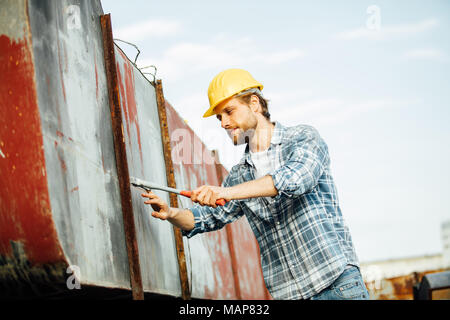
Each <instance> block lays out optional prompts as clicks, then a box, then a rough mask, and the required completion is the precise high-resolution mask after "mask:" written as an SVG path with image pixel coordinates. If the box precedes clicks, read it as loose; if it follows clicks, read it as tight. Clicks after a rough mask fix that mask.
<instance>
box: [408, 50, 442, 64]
mask: <svg viewBox="0 0 450 320" xmlns="http://www.w3.org/2000/svg"><path fill="white" fill-rule="evenodd" d="M404 57H405V58H408V59H423V60H438V61H442V60H444V59H445V58H446V55H445V54H444V53H443V52H442V51H440V50H437V49H432V48H429V49H415V50H410V51H407V52H405V54H404Z"/></svg>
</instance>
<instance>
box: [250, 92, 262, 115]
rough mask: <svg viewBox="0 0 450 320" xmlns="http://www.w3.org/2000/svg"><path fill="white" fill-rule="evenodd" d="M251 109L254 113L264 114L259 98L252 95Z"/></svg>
mask: <svg viewBox="0 0 450 320" xmlns="http://www.w3.org/2000/svg"><path fill="white" fill-rule="evenodd" d="M249 105H250V109H252V111H253V112H262V108H261V104H260V103H259V98H258V96H256V95H252V96H251V97H250V103H249Z"/></svg>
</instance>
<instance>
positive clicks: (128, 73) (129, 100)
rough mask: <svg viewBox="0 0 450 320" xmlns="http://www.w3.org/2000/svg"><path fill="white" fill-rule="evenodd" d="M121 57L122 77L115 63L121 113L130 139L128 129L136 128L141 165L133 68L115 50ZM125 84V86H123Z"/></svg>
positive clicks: (126, 59) (128, 61)
mask: <svg viewBox="0 0 450 320" xmlns="http://www.w3.org/2000/svg"><path fill="white" fill-rule="evenodd" d="M117 51H118V52H119V53H120V54H121V55H122V57H123V60H124V61H125V62H124V63H123V69H124V70H125V74H124V75H122V73H121V72H120V67H119V64H118V63H117V76H118V77H119V88H120V94H121V97H123V99H122V105H123V111H124V113H125V120H126V121H127V124H128V125H127V133H128V136H129V137H130V136H131V134H130V128H131V125H134V127H135V128H136V135H137V141H138V145H139V150H140V152H139V155H140V158H141V164H142V163H143V159H142V143H141V132H140V130H139V121H137V110H136V99H135V96H134V94H135V87H134V67H133V65H132V64H131V62H130V60H129V59H128V58H127V57H126V56H125V54H124V53H123V52H122V51H121V50H117ZM124 84H125V86H124Z"/></svg>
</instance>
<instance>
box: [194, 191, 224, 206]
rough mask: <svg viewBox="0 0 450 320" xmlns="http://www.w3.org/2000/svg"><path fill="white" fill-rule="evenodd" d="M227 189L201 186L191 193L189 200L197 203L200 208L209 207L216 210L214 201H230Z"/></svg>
mask: <svg viewBox="0 0 450 320" xmlns="http://www.w3.org/2000/svg"><path fill="white" fill-rule="evenodd" d="M228 191H229V190H228V188H222V187H215V186H201V187H199V188H197V189H195V190H193V191H192V194H191V200H192V201H193V202H197V203H199V204H200V205H202V206H205V205H206V206H210V207H213V208H216V207H217V205H216V201H217V200H218V199H225V200H226V201H230V200H231V198H230V195H229V192H228Z"/></svg>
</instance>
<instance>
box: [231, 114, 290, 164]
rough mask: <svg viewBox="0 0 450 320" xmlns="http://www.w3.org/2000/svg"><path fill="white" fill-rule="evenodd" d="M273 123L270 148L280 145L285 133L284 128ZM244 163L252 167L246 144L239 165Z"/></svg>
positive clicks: (279, 124) (277, 123) (248, 147)
mask: <svg viewBox="0 0 450 320" xmlns="http://www.w3.org/2000/svg"><path fill="white" fill-rule="evenodd" d="M273 123H275V128H274V129H273V132H272V138H271V139H270V146H275V145H278V144H280V143H281V142H282V141H283V136H284V132H285V131H286V127H285V126H283V125H282V124H281V123H279V122H278V121H274V122H273ZM245 162H247V163H248V164H249V165H253V162H252V160H251V155H250V146H249V145H248V143H247V146H246V147H245V152H244V155H243V156H242V158H241V160H240V161H239V164H245Z"/></svg>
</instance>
